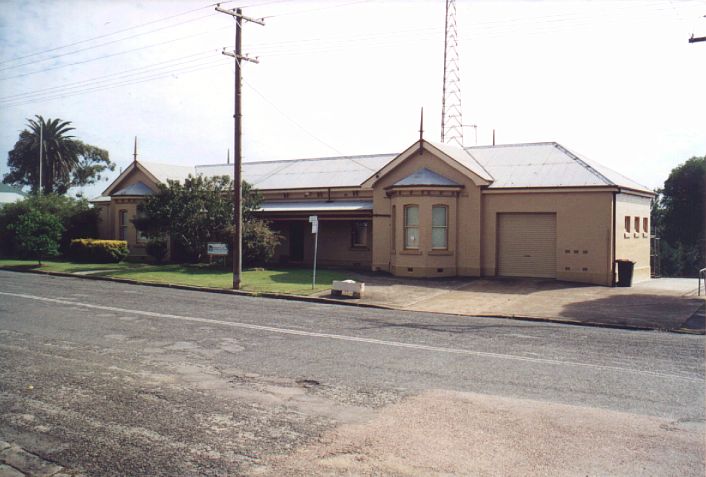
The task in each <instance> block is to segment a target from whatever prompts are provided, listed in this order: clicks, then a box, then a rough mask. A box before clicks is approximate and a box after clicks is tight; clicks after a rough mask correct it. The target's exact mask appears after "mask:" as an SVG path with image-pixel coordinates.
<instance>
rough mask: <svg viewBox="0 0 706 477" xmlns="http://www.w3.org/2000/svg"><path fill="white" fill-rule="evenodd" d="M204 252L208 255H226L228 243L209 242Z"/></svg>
mask: <svg viewBox="0 0 706 477" xmlns="http://www.w3.org/2000/svg"><path fill="white" fill-rule="evenodd" d="M206 252H207V253H208V254H209V255H217V256H226V255H228V245H226V244H224V243H220V242H209V243H208V246H207V249H206Z"/></svg>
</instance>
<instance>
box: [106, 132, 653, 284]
mask: <svg viewBox="0 0 706 477" xmlns="http://www.w3.org/2000/svg"><path fill="white" fill-rule="evenodd" d="M232 167H233V166H232V165H229V164H215V165H197V166H194V167H187V166H174V165H167V164H158V163H152V162H145V161H139V160H136V161H134V162H133V163H132V164H131V165H130V166H129V167H127V168H126V169H125V170H124V171H123V172H122V173H121V174H120V176H119V177H118V178H117V179H116V180H115V181H114V182H113V183H112V184H110V186H109V187H108V188H107V189H106V190H105V191H104V193H103V195H102V196H100V197H98V198H96V199H94V200H93V201H92V202H93V203H94V205H95V206H96V207H98V208H100V210H101V217H102V219H103V220H102V222H101V227H100V235H101V238H111V239H122V240H127V242H128V245H129V247H130V252H131V255H132V256H133V257H135V258H137V257H144V256H145V255H146V254H145V240H144V237H142V236H141V235H140V233H139V232H138V231H137V230H136V229H135V227H134V226H133V224H132V222H131V220H132V219H133V218H134V217H135V216H136V214H137V204H138V203H139V202H140V201H142V200H144V198H145V196H148V195H150V194H153V193H155V192H156V191H157V184H159V183H164V182H166V180H168V179H172V180H183V179H185V178H186V177H188V176H189V175H193V176H196V175H205V176H220V175H229V176H231V175H232ZM242 170H243V178H244V180H246V181H247V182H249V183H250V184H252V185H253V187H254V188H256V189H258V190H259V191H260V193H261V194H262V196H263V199H264V200H263V203H262V207H261V209H260V210H259V213H260V214H261V215H262V217H263V218H266V219H268V220H269V221H271V224H272V227H273V228H274V229H276V230H277V231H279V233H280V235H281V236H282V242H281V244H280V245H279V247H278V250H277V252H276V255H275V257H274V262H275V263H277V264H282V265H308V264H310V263H311V261H312V258H313V250H314V245H313V236H312V234H311V230H310V226H309V223H308V218H309V216H311V215H317V216H318V217H319V251H318V258H317V260H318V263H320V264H321V265H323V266H336V267H344V268H358V269H367V270H372V271H380V272H389V273H391V274H392V275H395V276H405V277H449V276H464V277H496V276H507V277H542V278H555V279H559V280H566V281H573V282H583V283H592V284H599V285H606V286H610V285H612V284H613V283H614V279H615V260H617V259H627V260H632V261H634V262H635V271H634V280H635V281H639V280H643V279H647V278H649V277H650V233H649V231H650V202H651V199H652V198H653V196H654V193H653V192H652V191H651V190H649V189H648V188H646V187H644V186H642V185H640V184H637V183H636V182H634V181H632V180H630V179H628V178H627V177H625V176H623V175H621V174H619V173H617V172H615V171H613V170H611V169H609V168H607V167H605V166H602V165H600V164H598V163H595V162H593V161H591V160H589V159H588V158H586V157H584V156H581V155H580V154H577V153H575V152H572V151H570V150H569V149H567V148H565V147H563V146H562V145H560V144H557V143H555V142H541V143H529V144H512V145H498V146H476V147H468V148H463V149H461V148H455V147H452V146H449V145H448V144H441V143H436V142H432V141H427V140H424V139H420V140H419V141H417V142H415V143H414V144H412V145H411V146H410V147H408V148H407V149H406V150H405V151H403V152H401V153H399V154H379V155H365V156H345V157H327V158H315V159H293V160H286V161H263V162H246V163H243V167H242Z"/></svg>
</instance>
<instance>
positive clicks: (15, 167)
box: [3, 116, 115, 194]
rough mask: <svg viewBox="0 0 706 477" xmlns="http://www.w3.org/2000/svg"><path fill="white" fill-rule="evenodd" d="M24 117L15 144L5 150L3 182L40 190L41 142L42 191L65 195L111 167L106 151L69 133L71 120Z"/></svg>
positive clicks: (90, 182) (112, 164)
mask: <svg viewBox="0 0 706 477" xmlns="http://www.w3.org/2000/svg"><path fill="white" fill-rule="evenodd" d="M35 118H36V119H28V120H27V128H28V129H24V130H23V131H22V132H20V137H19V140H18V141H17V142H16V143H15V147H13V148H12V150H11V151H10V152H9V153H8V157H7V165H8V167H9V169H10V172H9V173H7V174H6V175H5V177H4V178H3V182H4V183H6V184H12V185H16V186H29V187H31V189H32V191H33V192H37V191H38V190H39V187H40V186H39V176H40V173H39V149H40V138H41V141H42V145H43V147H42V156H43V157H42V173H41V176H42V184H41V188H42V190H43V191H44V193H52V192H56V193H58V194H65V193H66V192H67V191H68V190H69V188H71V187H80V186H85V185H90V184H94V183H96V182H97V181H99V180H101V179H102V174H103V172H104V171H106V170H110V171H112V170H114V169H115V164H114V163H112V162H111V161H110V159H109V155H108V151H106V150H104V149H101V148H98V147H96V146H91V145H90V144H85V143H83V142H82V141H80V140H78V139H76V138H74V136H71V135H69V134H68V133H69V132H70V131H73V130H74V129H75V128H73V127H71V122H70V121H62V120H61V119H48V120H46V121H45V120H44V118H43V117H42V116H35Z"/></svg>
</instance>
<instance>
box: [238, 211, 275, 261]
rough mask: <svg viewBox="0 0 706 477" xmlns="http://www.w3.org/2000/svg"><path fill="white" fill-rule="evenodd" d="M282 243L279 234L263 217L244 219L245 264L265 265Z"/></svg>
mask: <svg viewBox="0 0 706 477" xmlns="http://www.w3.org/2000/svg"><path fill="white" fill-rule="evenodd" d="M279 243H280V236H279V235H277V233H275V232H274V231H272V229H270V227H268V225H267V222H265V221H264V220H261V219H248V220H245V221H243V265H244V266H246V267H253V266H263V265H264V264H266V263H267V262H269V261H270V260H271V259H272V256H273V255H274V254H275V249H276V248H277V245H279Z"/></svg>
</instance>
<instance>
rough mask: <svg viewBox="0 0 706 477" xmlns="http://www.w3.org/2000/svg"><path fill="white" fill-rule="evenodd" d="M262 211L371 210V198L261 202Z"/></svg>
mask: <svg viewBox="0 0 706 477" xmlns="http://www.w3.org/2000/svg"><path fill="white" fill-rule="evenodd" d="M259 210H260V211H262V212H334V211H336V212H339V211H355V210H373V201H372V200H341V201H334V202H327V201H323V200H320V201H318V200H315V201H302V202H263V203H262V204H261V206H260V209H259Z"/></svg>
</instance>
